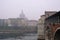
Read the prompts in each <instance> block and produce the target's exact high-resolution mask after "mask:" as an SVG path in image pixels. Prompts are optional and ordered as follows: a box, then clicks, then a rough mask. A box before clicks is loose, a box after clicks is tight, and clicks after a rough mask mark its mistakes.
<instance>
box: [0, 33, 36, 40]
mask: <svg viewBox="0 0 60 40" xmlns="http://www.w3.org/2000/svg"><path fill="white" fill-rule="evenodd" d="M0 40H37V34H27V35H25V36H24V37H22V38H21V39H18V38H7V39H0Z"/></svg>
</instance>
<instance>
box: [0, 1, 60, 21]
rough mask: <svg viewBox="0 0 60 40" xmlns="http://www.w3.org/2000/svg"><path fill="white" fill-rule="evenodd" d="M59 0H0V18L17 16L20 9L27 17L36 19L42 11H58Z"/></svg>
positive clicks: (59, 7) (59, 8)
mask: <svg viewBox="0 0 60 40" xmlns="http://www.w3.org/2000/svg"><path fill="white" fill-rule="evenodd" d="M59 4H60V0H0V18H17V17H19V15H20V13H21V11H22V10H23V12H24V14H25V15H26V17H27V18H28V19H36V20H38V19H39V18H40V16H41V15H43V14H44V12H45V11H46V10H47V11H49V10H50V11H52V10H53V11H59V10H60V5H59Z"/></svg>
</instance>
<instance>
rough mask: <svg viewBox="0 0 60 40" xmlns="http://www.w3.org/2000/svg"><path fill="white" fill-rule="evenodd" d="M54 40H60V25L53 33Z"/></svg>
mask: <svg viewBox="0 0 60 40" xmlns="http://www.w3.org/2000/svg"><path fill="white" fill-rule="evenodd" d="M54 40H60V27H59V28H57V29H56V31H55V33H54Z"/></svg>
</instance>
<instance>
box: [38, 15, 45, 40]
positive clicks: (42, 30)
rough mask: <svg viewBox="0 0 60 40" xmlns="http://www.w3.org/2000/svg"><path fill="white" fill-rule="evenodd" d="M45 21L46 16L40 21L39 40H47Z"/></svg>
mask: <svg viewBox="0 0 60 40" xmlns="http://www.w3.org/2000/svg"><path fill="white" fill-rule="evenodd" d="M44 20H45V15H42V16H41V18H40V19H39V21H38V40H45V38H44Z"/></svg>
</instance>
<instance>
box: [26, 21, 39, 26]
mask: <svg viewBox="0 0 60 40" xmlns="http://www.w3.org/2000/svg"><path fill="white" fill-rule="evenodd" d="M37 23H38V21H37V20H28V21H27V24H28V26H32V27H34V26H37Z"/></svg>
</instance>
